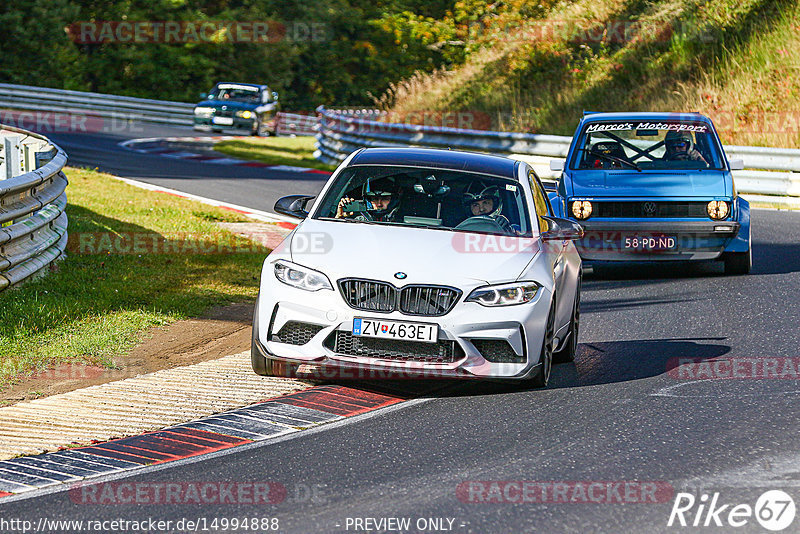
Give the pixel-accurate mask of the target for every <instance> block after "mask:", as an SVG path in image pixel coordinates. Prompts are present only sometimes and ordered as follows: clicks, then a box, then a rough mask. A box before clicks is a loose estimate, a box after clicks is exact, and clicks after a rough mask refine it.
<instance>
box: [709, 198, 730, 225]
mask: <svg viewBox="0 0 800 534" xmlns="http://www.w3.org/2000/svg"><path fill="white" fill-rule="evenodd" d="M729 210H730V208H729V207H728V203H727V202H725V201H724V200H712V201H711V202H709V203H708V206H706V211H708V216H709V217H711V218H712V219H714V220H715V221H720V220H722V219H724V218H725V217H727V216H728V211H729Z"/></svg>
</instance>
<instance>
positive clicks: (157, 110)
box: [0, 83, 194, 126]
mask: <svg viewBox="0 0 800 534" xmlns="http://www.w3.org/2000/svg"><path fill="white" fill-rule="evenodd" d="M0 108H3V109H18V110H26V111H44V112H53V113H64V114H68V115H89V116H94V117H103V118H113V119H116V120H124V119H129V120H140V121H145V122H154V123H160V124H170V125H178V126H191V125H192V118H193V109H194V104H186V103H184V102H170V101H166V100H150V99H147V98H134V97H130V96H116V95H105V94H101V93H90V92H86V91H67V90H65V89H50V88H47V87H34V86H31V85H12V84H7V83H0Z"/></svg>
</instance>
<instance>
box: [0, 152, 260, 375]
mask: <svg viewBox="0 0 800 534" xmlns="http://www.w3.org/2000/svg"><path fill="white" fill-rule="evenodd" d="M66 174H67V177H68V178H69V180H70V185H69V187H68V188H67V195H68V197H69V205H68V206H67V215H68V217H69V232H70V244H69V253H68V256H67V259H66V260H64V261H62V262H60V263H59V264H58V265H57V266H56V267H55V268H54V269H53V272H51V273H50V274H49V275H48V276H46V277H44V278H40V279H38V280H33V281H30V282H28V283H26V284H24V285H22V286H21V287H19V288H15V289H10V290H7V291H5V292H3V293H0V388H3V387H5V386H7V385H9V384H10V383H12V382H13V381H14V379H15V378H16V377H22V376H26V375H29V374H31V373H33V372H36V371H39V370H43V369H46V368H49V367H51V366H53V365H55V364H58V363H80V364H89V365H102V366H106V367H113V366H114V357H115V356H117V355H120V354H123V353H124V352H125V351H127V350H128V349H129V348H131V347H132V346H133V345H134V344H135V343H136V342H137V341H139V340H140V339H141V337H142V334H143V332H144V331H145V330H146V329H147V328H149V327H152V326H157V325H165V324H168V323H171V322H174V321H176V320H179V319H184V318H188V317H195V316H198V315H202V313H203V312H205V311H206V310H207V309H208V308H210V307H212V306H215V305H221V304H227V303H232V302H242V301H247V300H252V299H254V297H255V296H256V294H257V291H258V278H259V274H260V267H261V263H262V261H263V259H264V257H265V256H266V253H267V251H266V250H264V249H263V248H262V247H260V246H259V245H255V244H253V243H252V242H250V241H248V240H246V239H244V238H241V237H238V236H235V235H234V234H231V233H229V232H226V231H224V230H222V229H220V228H219V227H218V226H217V225H216V223H217V222H244V221H248V220H249V219H246V218H244V217H242V216H241V215H238V214H236V213H234V212H230V211H227V210H223V209H220V208H214V207H211V206H207V205H204V204H200V203H197V202H193V201H190V200H186V199H182V198H178V197H174V196H169V195H165V194H163V193H155V192H150V191H144V190H141V189H138V188H135V187H133V186H130V185H128V184H125V183H123V182H120V181H118V180H115V179H113V178H112V177H110V176H108V175H105V174H102V173H99V172H94V171H89V170H80V169H72V168H69V169H67V170H66ZM137 239H138V242H137V241H136V240H137ZM137 243H138V246H133V245H137ZM198 244H199V247H200V248H198Z"/></svg>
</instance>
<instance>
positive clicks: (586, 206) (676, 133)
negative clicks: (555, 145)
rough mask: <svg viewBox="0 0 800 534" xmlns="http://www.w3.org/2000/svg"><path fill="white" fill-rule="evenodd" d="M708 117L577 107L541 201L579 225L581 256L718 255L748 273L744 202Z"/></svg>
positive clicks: (729, 267) (730, 270) (728, 267)
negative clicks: (546, 199) (552, 185)
mask: <svg viewBox="0 0 800 534" xmlns="http://www.w3.org/2000/svg"><path fill="white" fill-rule="evenodd" d="M743 166H744V164H743V162H742V161H741V160H728V158H727V156H726V155H725V151H724V150H723V147H722V143H721V142H720V140H719V136H718V135H717V132H716V130H715V129H714V125H713V123H712V122H711V120H710V119H709V118H708V117H705V116H703V115H701V114H699V113H588V112H587V113H586V114H585V115H584V117H583V118H582V119H581V121H580V123H579V124H578V128H577V129H576V131H575V135H574V137H573V139H572V144H571V146H570V148H569V152H568V154H567V158H566V160H555V161H553V162H552V163H551V170H553V171H560V172H561V176H560V179H559V181H558V188H557V191H552V192H551V193H550V197H551V198H550V200H551V202H552V203H553V208H554V210H555V212H556V216H557V217H564V218H568V219H571V220H573V221H575V222H577V223H580V224H581V226H583V228H584V229H585V231H586V233H585V234H584V236H583V238H582V239H580V240H579V241H578V242H577V243H576V245H577V248H578V252H579V253H580V255H581V257H582V258H583V259H584V260H588V261H612V262H615V261H675V260H688V261H721V262H722V263H724V265H725V272H726V273H727V274H746V273H748V272H750V268H751V265H752V255H751V248H750V205H749V204H748V202H747V200H745V199H744V198H742V197H740V196H739V195H738V193H737V191H736V188H735V186H734V181H733V176H732V173H731V171H735V170H739V169H742V168H743Z"/></svg>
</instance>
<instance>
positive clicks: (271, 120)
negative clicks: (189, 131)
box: [194, 82, 278, 135]
mask: <svg viewBox="0 0 800 534" xmlns="http://www.w3.org/2000/svg"><path fill="white" fill-rule="evenodd" d="M277 112H278V93H276V92H274V91H270V89H269V87H268V86H266V85H256V84H250V83H232V82H220V83H218V84H217V85H215V86H214V88H213V89H212V90H211V91H209V93H208V94H207V95H205V99H204V100H203V101H202V102H200V103H199V104H197V105H196V106H195V108H194V129H195V130H197V131H204V132H208V131H213V132H223V131H233V132H236V133H246V134H251V135H270V134H274V133H275V127H276V114H277Z"/></svg>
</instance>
